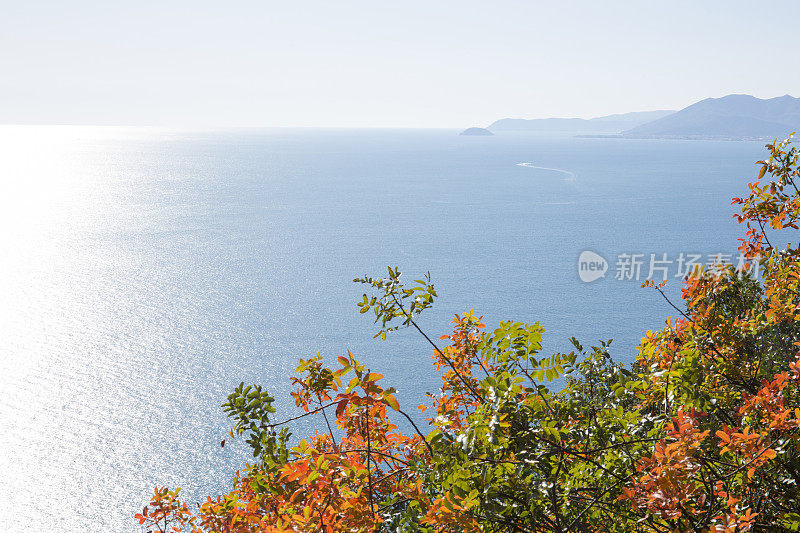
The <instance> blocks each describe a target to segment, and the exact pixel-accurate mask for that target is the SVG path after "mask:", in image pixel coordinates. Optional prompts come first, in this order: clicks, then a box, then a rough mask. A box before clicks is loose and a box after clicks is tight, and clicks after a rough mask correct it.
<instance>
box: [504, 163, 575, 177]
mask: <svg viewBox="0 0 800 533" xmlns="http://www.w3.org/2000/svg"><path fill="white" fill-rule="evenodd" d="M517 166H518V167H527V168H536V169H539V170H549V171H551V172H559V173H561V174H564V176H566V177H565V178H564V181H575V173H574V172H570V171H569V170H564V169H563V168H550V167H540V166H538V165H534V164H533V163H517Z"/></svg>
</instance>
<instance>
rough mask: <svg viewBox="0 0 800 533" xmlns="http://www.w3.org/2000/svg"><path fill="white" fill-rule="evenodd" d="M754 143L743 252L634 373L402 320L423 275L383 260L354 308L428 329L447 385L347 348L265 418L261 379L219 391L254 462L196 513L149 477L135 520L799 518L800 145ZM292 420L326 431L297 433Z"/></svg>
mask: <svg viewBox="0 0 800 533" xmlns="http://www.w3.org/2000/svg"><path fill="white" fill-rule="evenodd" d="M767 148H768V150H769V158H768V159H766V160H764V161H760V162H759V165H760V173H759V175H758V178H757V180H756V181H754V182H753V183H751V184H750V185H749V189H748V191H747V192H748V194H747V196H745V197H742V198H735V199H734V200H733V203H734V204H736V205H738V206H739V207H740V210H741V211H740V214H739V215H737V216H738V219H739V222H741V223H742V224H743V227H744V228H745V235H744V237H743V238H742V239H741V251H742V253H743V254H744V255H745V257H746V258H747V260H748V261H749V263H750V264H748V265H745V267H746V268H745V269H742V270H737V269H736V268H734V267H733V266H732V265H731V266H728V267H726V268H721V269H715V270H714V271H713V272H704V271H702V270H698V271H696V272H694V273H693V274H692V275H690V276H689V277H688V278H687V279H686V280H685V283H684V286H683V289H682V298H683V302H682V304H681V305H673V307H674V310H675V312H676V313H677V315H676V316H675V317H670V318H667V319H666V321H665V325H664V327H663V328H662V329H661V330H659V331H655V332H652V331H649V332H647V333H646V335H645V336H644V338H643V339H642V342H641V345H640V347H639V353H638V356H637V358H636V362H635V363H634V364H633V365H632V366H631V367H630V368H624V367H623V366H622V365H619V364H615V363H614V362H613V361H612V359H611V356H610V355H609V353H608V343H599V346H597V347H592V348H590V349H585V348H584V347H583V346H581V345H580V344H579V343H578V341H576V340H574V339H573V344H574V345H575V350H574V351H573V352H571V353H569V354H555V355H551V356H546V357H543V356H541V355H540V353H539V352H540V350H541V338H542V333H543V329H542V328H541V327H540V326H539V325H538V324H525V323H519V322H501V323H500V324H499V326H498V327H497V328H496V329H494V331H487V330H486V327H485V325H484V324H483V323H482V321H481V318H480V317H479V316H476V315H475V314H474V313H473V312H468V313H464V314H462V315H458V316H456V317H455V318H454V319H453V331H452V333H450V334H448V335H444V336H442V337H441V338H440V339H437V340H432V339H430V338H429V337H428V336H427V335H426V334H425V333H424V332H423V331H422V330H420V329H419V327H418V325H417V322H416V320H415V318H416V317H417V316H418V315H419V314H420V313H421V312H423V311H424V310H425V309H427V308H428V307H430V306H431V305H432V303H433V301H434V298H435V297H436V291H435V290H434V288H433V285H432V284H431V282H430V278H429V277H426V278H425V279H421V280H417V281H416V282H415V283H414V284H413V285H411V286H407V285H405V284H404V283H403V282H402V281H401V276H400V272H399V271H397V270H396V269H391V268H390V269H389V272H388V276H387V277H386V278H381V279H373V278H370V277H364V278H362V279H358V280H356V281H357V282H360V283H364V284H366V285H367V286H369V287H370V288H371V289H372V291H374V294H373V295H368V294H365V295H364V297H363V300H362V301H360V302H359V303H358V305H359V307H360V309H361V311H362V312H363V313H368V312H372V313H373V315H374V317H375V322H376V323H377V324H378V325H379V326H380V330H379V331H378V333H377V335H376V336H381V337H383V338H385V337H386V335H387V334H388V333H390V332H391V331H393V330H395V329H397V328H400V327H411V328H415V329H416V330H418V331H419V333H420V334H421V335H423V336H425V338H426V339H427V340H428V342H430V344H431V348H432V355H433V367H434V371H436V372H438V373H439V375H440V377H441V387H440V390H439V391H438V392H437V393H436V394H431V395H430V398H429V400H430V401H429V403H428V405H426V406H421V410H422V414H421V415H420V414H419V411H418V410H417V409H416V408H415V409H414V410H413V411H409V410H407V409H406V408H405V407H404V406H402V405H400V404H399V403H398V400H397V399H396V397H395V391H394V389H393V388H392V387H388V386H386V385H385V384H384V380H383V376H381V375H380V374H378V373H375V372H373V371H371V370H370V369H368V368H366V367H365V366H364V365H363V364H362V363H360V362H359V361H358V360H357V359H356V358H355V357H354V356H353V355H352V354H350V353H348V354H347V355H346V356H341V357H338V359H337V360H336V362H335V363H334V364H333V365H331V366H326V364H325V362H324V361H323V359H322V358H321V356H320V355H319V354H317V355H316V356H314V357H312V358H310V359H306V360H301V361H300V365H299V367H298V368H297V375H296V376H295V377H293V378H292V382H293V384H294V386H295V391H294V392H293V393H292V396H293V399H294V402H295V404H296V405H297V406H298V407H299V408H300V409H301V414H300V415H298V416H294V417H289V418H288V419H286V418H284V419H275V418H274V416H275V408H274V407H273V405H272V404H273V403H274V399H273V398H272V397H271V396H270V395H269V394H268V393H267V392H266V391H265V390H264V389H263V388H262V387H260V386H247V387H245V386H244V385H243V384H242V385H241V386H239V387H238V388H237V389H236V390H235V391H234V392H233V393H232V394H231V395H230V396H229V397H228V400H227V401H226V402H225V404H224V405H223V409H224V410H225V411H226V412H227V414H228V415H229V416H230V417H231V419H232V420H233V422H234V427H233V430H232V433H233V434H234V435H235V436H239V437H241V438H243V439H245V440H246V442H247V443H248V444H249V446H250V447H251V448H252V451H253V455H254V457H255V462H254V464H252V465H248V466H247V467H246V468H244V469H243V470H242V472H241V473H240V474H239V475H237V476H236V478H235V479H234V481H233V489H232V490H231V492H229V493H227V494H224V495H220V496H217V497H209V498H208V499H207V500H206V501H205V502H204V503H202V504H201V505H199V506H197V507H196V508H195V509H194V510H190V509H189V507H188V505H187V504H185V503H183V502H182V501H181V500H180V494H179V491H178V490H175V491H170V490H168V489H166V488H163V489H156V490H155V493H154V495H153V498H152V499H151V501H150V503H149V504H148V506H147V507H145V508H144V509H143V510H142V513H140V514H138V515H137V516H136V518H137V519H138V520H139V523H140V524H142V526H143V527H144V528H146V529H147V530H152V531H160V532H166V531H176V532H177V531H192V532H226V533H227V532H231V533H232V532H278V531H293V532H317V531H322V532H333V531H348V532H361V531H363V532H371V531H387V532H388V531H430V532H440V531H441V532H444V531H448V532H449V531H453V532H462V531H467V532H472V531H474V532H478V531H486V532H494V531H523V532H524V531H531V532H533V531H537V532H538V531H542V532H578V531H580V532H585V531H600V532H609V533H611V532H634V531H636V532H653V533H656V532H695V531H699V532H711V533H723V532H724V533H733V532H745V531H770V532H773V531H774V532H781V531H800V357H799V356H800V311H799V310H798V302H800V299H799V298H798V290H799V289H800V287H799V286H800V245H798V244H791V243H790V244H788V245H785V246H784V245H780V246H778V244H779V242H786V241H788V242H791V239H792V238H795V235H794V233H793V232H794V231H796V230H797V227H798V226H797V224H798V220H800V190H798V181H800V179H799V178H800V175H799V174H798V151H797V149H796V148H794V147H793V146H792V145H791V144H790V143H789V141H786V142H782V143H775V144H773V145H769V146H768V147H767ZM781 239H783V240H781ZM795 240H796V239H795ZM754 266H755V267H757V269H756V270H757V271H758V273H759V275H758V276H757V277H756V276H754V275H752V272H753V270H754V269H753V268H751V267H754ZM646 285H648V286H650V287H653V288H654V289H655V290H656V291H659V292H661V295H662V296H664V293H663V292H662V288H661V286H657V285H655V284H653V283H650V282H648V283H646ZM664 297H665V298H666V296H664ZM667 301H668V302H669V300H667ZM669 303H670V304H672V302H669ZM556 379H559V388H558V389H555V388H553V389H551V388H549V387H547V386H546V385H544V383H545V382H551V381H553V380H556ZM301 417H317V418H318V419H319V422H320V427H321V428H324V430H323V431H321V432H320V433H317V434H315V435H310V436H308V437H306V438H305V439H302V440H294V439H293V438H292V437H290V433H289V431H288V427H289V426H291V423H292V422H293V421H295V420H297V419H298V418H301ZM398 426H401V427H403V428H405V429H407V430H405V431H401V430H399V429H398Z"/></svg>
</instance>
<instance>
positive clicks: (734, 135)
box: [622, 94, 800, 139]
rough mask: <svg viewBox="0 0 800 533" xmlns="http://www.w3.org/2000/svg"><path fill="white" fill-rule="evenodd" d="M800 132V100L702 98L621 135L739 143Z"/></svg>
mask: <svg viewBox="0 0 800 533" xmlns="http://www.w3.org/2000/svg"><path fill="white" fill-rule="evenodd" d="M798 129H800V98H793V97H791V96H789V95H788V94H787V95H785V96H780V97H778V98H770V99H768V100H762V99H760V98H756V97H754V96H750V95H747V94H730V95H728V96H723V97H722V98H706V99H705V100H701V101H699V102H697V103H696V104H692V105H690V106H689V107H686V108H684V109H681V110H680V111H678V112H676V113H673V114H671V115H669V116H666V117H663V118H660V119H657V120H653V121H652V122H648V123H646V124H642V125H639V126H636V127H632V128H630V129H628V130H627V131H624V132H623V133H622V135H623V136H625V137H638V138H689V139H691V138H710V139H743V138H745V139H746V138H754V139H755V138H758V139H761V138H770V139H772V138H775V137H779V138H782V137H786V136H787V135H788V134H789V133H791V132H793V131H797V130H798Z"/></svg>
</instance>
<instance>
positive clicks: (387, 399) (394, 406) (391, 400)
mask: <svg viewBox="0 0 800 533" xmlns="http://www.w3.org/2000/svg"><path fill="white" fill-rule="evenodd" d="M383 399H384V401H385V402H386V404H387V405H388V406H389V407H391V408H392V409H394V410H395V411H399V410H400V404H399V403H397V398H395V397H394V396H393V395H391V394H387V395H386V396H384V397H383Z"/></svg>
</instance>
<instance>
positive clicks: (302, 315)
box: [0, 126, 766, 532]
mask: <svg viewBox="0 0 800 533" xmlns="http://www.w3.org/2000/svg"><path fill="white" fill-rule="evenodd" d="M765 155H766V152H765V149H764V143H763V142H755V141H749V142H736V141H698V140H691V141H690V140H636V139H622V138H583V137H576V136H572V135H566V134H562V135H553V134H549V135H544V134H534V133H510V132H509V133H505V134H498V135H495V136H492V137H470V136H459V135H458V131H457V130H451V129H441V130H436V129H428V130H414V129H360V130H358V129H353V130H349V129H262V130H254V129H253V130H215V131H182V130H181V131H178V130H166V129H146V128H103V127H77V126H2V127H0V224H2V226H1V229H0V250H2V255H1V256H0V257H1V258H2V260H1V261H0V294H2V296H1V299H0V472H2V481H0V501H2V509H0V529H2V530H4V531H58V532H73V531H115V532H125V531H131V532H137V531H140V527H139V525H138V523H137V522H136V521H135V520H134V518H133V515H134V514H135V513H137V512H139V511H140V510H141V509H142V507H143V506H144V504H145V503H146V502H147V500H148V498H149V495H150V494H151V493H152V490H153V488H154V487H155V486H164V485H167V486H170V487H176V486H180V487H183V494H184V495H185V496H186V498H187V500H188V501H189V502H195V501H200V500H203V499H204V498H205V496H206V495H215V494H217V493H219V492H220V491H225V490H226V489H228V488H230V483H231V478H232V476H233V475H234V473H235V471H236V470H237V469H238V468H240V467H241V466H242V465H243V464H244V463H245V461H247V460H248V451H247V449H246V446H245V445H244V444H243V443H242V442H239V441H231V440H230V436H229V434H228V433H229V430H230V428H231V423H230V421H229V420H227V419H226V418H225V416H224V414H223V413H222V411H221V409H220V404H221V403H222V402H223V401H224V400H225V398H226V396H227V395H228V394H229V393H230V392H231V391H232V389H233V388H234V387H235V386H236V385H238V384H239V383H240V382H245V383H248V384H249V383H257V384H262V385H264V386H265V387H266V388H267V389H268V390H269V391H270V392H271V393H273V395H274V396H275V398H276V404H275V405H276V407H277V408H278V413H276V417H277V418H281V417H288V416H292V415H294V414H296V413H297V411H296V408H295V407H294V404H293V402H292V401H291V399H290V398H289V393H290V392H291V391H292V390H293V387H292V385H291V382H290V378H291V375H292V373H293V371H294V369H295V368H296V366H297V361H298V359H299V358H308V357H312V356H314V355H315V354H316V353H317V352H320V353H321V354H322V355H323V357H325V358H326V359H327V360H329V361H331V364H333V362H334V361H335V358H336V357H337V356H339V355H343V354H346V353H347V350H351V351H352V352H353V354H354V355H355V356H356V357H358V358H360V359H362V360H363V361H365V362H366V363H367V364H368V365H369V367H370V368H371V369H372V371H374V372H379V373H381V374H383V375H384V376H385V377H384V382H385V383H386V385H387V386H388V385H393V386H395V387H396V388H397V389H398V391H399V392H398V399H399V400H400V402H401V404H403V405H404V406H405V407H407V408H408V410H409V412H412V413H414V412H418V411H417V410H416V406H417V405H418V404H420V403H423V402H425V401H426V393H427V392H435V391H436V390H437V383H438V376H437V375H436V373H435V371H434V369H433V367H432V364H431V355H432V352H431V347H430V346H429V345H428V344H427V343H426V341H425V340H424V339H423V338H422V337H421V336H420V335H419V334H418V333H416V332H415V331H411V330H400V331H398V332H395V333H394V334H392V335H390V336H389V338H388V339H387V340H385V341H381V340H380V339H375V338H373V335H374V334H375V333H376V332H377V331H378V330H379V327H378V326H376V325H375V324H374V323H373V318H374V317H372V316H371V315H370V314H364V315H362V314H360V313H359V311H358V308H357V307H356V305H355V302H356V301H357V300H359V299H360V298H361V296H362V294H363V293H364V292H365V290H367V289H368V288H366V287H364V286H361V285H359V284H356V283H354V282H353V279H354V278H356V277H361V276H364V275H370V276H375V277H379V276H385V275H386V272H387V270H386V269H387V266H391V267H399V269H400V270H401V271H402V272H403V277H404V279H407V280H408V281H409V282H412V283H413V280H414V279H418V278H419V277H420V276H423V275H425V274H426V273H428V272H429V273H430V275H431V277H432V279H433V282H434V285H435V288H436V291H437V292H438V294H439V298H438V299H437V301H436V303H435V305H434V307H433V308H432V309H429V310H427V311H426V312H425V313H424V314H423V315H422V316H421V317H420V318H419V325H420V327H421V328H423V330H425V331H426V333H428V334H429V336H430V337H431V338H433V339H438V338H439V336H440V335H442V334H446V333H448V332H449V331H450V330H451V327H452V324H451V321H452V318H453V317H454V315H455V314H457V313H462V312H466V311H469V310H471V309H474V310H475V312H476V313H477V314H479V315H483V317H484V322H485V323H486V325H487V329H489V330H491V329H493V328H494V327H496V326H497V324H498V322H499V321H501V320H503V321H504V320H515V321H523V322H539V323H540V324H541V325H542V326H543V327H544V328H545V329H546V333H545V336H544V343H543V348H542V354H541V355H542V357H544V356H546V355H549V354H552V353H554V352H564V351H569V350H571V349H572V346H571V344H570V342H569V338H570V337H573V336H574V337H576V338H577V339H578V340H579V341H581V343H583V344H584V345H585V346H587V347H588V346H591V345H593V344H597V343H598V342H599V341H601V340H609V339H613V341H612V343H611V347H610V351H611V354H612V355H613V357H614V358H615V359H616V360H617V361H619V362H621V363H624V364H627V365H629V364H630V363H631V362H633V361H634V359H635V358H636V353H637V351H636V347H637V345H638V343H639V341H640V339H641V337H642V336H643V335H644V334H645V332H646V331H647V330H648V329H656V328H659V327H661V326H662V325H663V324H664V321H665V320H666V319H667V317H668V316H670V315H675V311H674V309H672V308H671V307H670V306H669V304H668V303H667V302H666V301H665V300H664V299H663V298H662V297H661V296H660V295H659V294H658V293H657V292H655V291H653V290H652V289H647V288H642V287H641V284H642V282H643V281H644V280H645V279H646V278H647V277H651V278H653V279H656V280H657V281H661V280H662V278H664V279H667V281H668V283H667V286H666V289H665V290H666V294H667V296H669V297H670V299H672V300H674V302H675V303H677V304H678V305H679V304H680V282H681V277H682V275H683V274H684V273H685V269H686V267H687V264H689V263H692V258H694V259H693V261H694V263H698V262H699V263H704V264H711V263H713V262H718V261H719V260H728V261H733V262H734V263H735V262H736V256H737V247H738V242H737V239H738V238H740V237H741V236H742V235H743V233H744V228H742V227H741V226H740V225H739V224H737V222H736V221H735V220H734V219H733V216H732V215H733V214H734V212H735V209H734V207H735V206H731V197H734V196H742V195H744V194H745V193H746V190H747V183H748V181H753V180H754V179H755V177H756V175H757V172H758V166H757V165H756V164H755V163H756V161H758V160H759V159H762V158H764V157H765ZM587 252H588V253H587ZM579 258H583V259H586V261H584V263H585V264H584V266H583V270H581V264H580V263H581V262H580V261H579ZM589 263H591V266H590V265H589ZM437 342H444V341H437ZM551 385H552V386H553V387H554V388H558V387H559V384H558V383H553V384H551ZM420 418H421V417H420ZM420 422H421V423H422V424H423V425H424V422H422V421H421V420H420ZM315 430H316V426H315V423H314V422H313V421H307V422H299V423H298V424H296V425H295V426H294V436H295V438H297V439H299V438H301V437H303V436H305V435H309V434H313V432H314V431H315ZM223 439H227V441H228V444H227V445H226V446H225V447H222V446H221V441H222V440H223Z"/></svg>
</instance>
